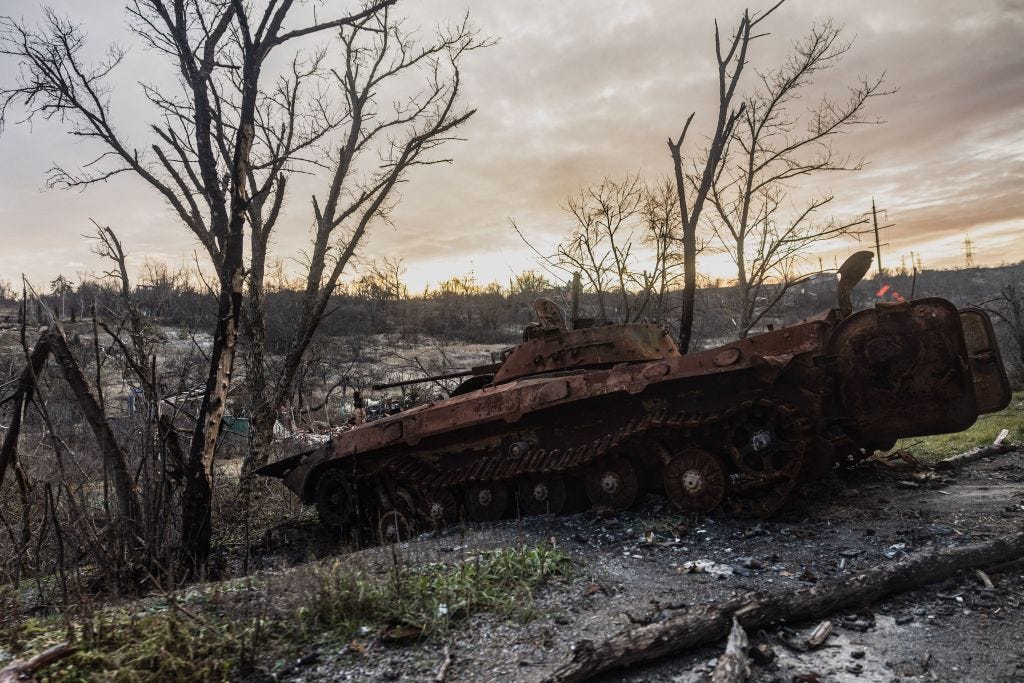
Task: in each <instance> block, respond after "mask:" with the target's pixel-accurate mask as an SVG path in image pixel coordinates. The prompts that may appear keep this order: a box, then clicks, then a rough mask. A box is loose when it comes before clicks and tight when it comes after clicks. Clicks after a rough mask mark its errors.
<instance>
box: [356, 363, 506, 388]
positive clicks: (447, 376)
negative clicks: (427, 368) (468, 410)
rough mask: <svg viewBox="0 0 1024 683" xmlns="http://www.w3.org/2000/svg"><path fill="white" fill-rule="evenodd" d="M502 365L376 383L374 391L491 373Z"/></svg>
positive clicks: (495, 364)
mask: <svg viewBox="0 0 1024 683" xmlns="http://www.w3.org/2000/svg"><path fill="white" fill-rule="evenodd" d="M500 367H501V363H492V364H490V365H478V366H476V367H473V368H470V369H469V370H460V371H458V372H445V373H442V374H440V375H430V376H429V377H414V378H413V379H403V380H400V381H398V382H384V383H382V384H374V385H373V386H372V388H373V389H374V391H380V390H381V389H391V388H392V387H405V386H409V385H410V384H422V383H424V382H436V381H438V380H442V379H454V378H456V377H470V376H476V375H490V374H493V373H494V372H496V371H497V369H498V368H500Z"/></svg>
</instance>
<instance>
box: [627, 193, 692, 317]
mask: <svg viewBox="0 0 1024 683" xmlns="http://www.w3.org/2000/svg"><path fill="white" fill-rule="evenodd" d="M640 210H641V215H642V217H643V221H644V235H643V238H642V242H643V244H644V246H646V247H647V249H648V250H649V251H650V252H652V265H651V269H650V270H649V271H644V272H643V273H641V277H642V280H643V282H642V286H641V288H640V292H641V296H642V297H644V303H643V305H642V306H641V310H642V312H645V314H646V317H648V318H651V319H654V320H660V321H663V322H665V323H668V316H669V313H670V308H671V304H670V300H669V299H670V294H671V292H672V291H673V290H674V289H676V288H677V287H678V285H679V282H680V280H681V279H683V274H684V271H683V254H682V253H681V252H680V250H679V248H678V247H679V245H680V243H681V241H682V240H681V238H680V234H679V233H680V227H681V225H682V221H681V219H680V215H679V201H678V195H677V192H676V186H675V182H674V181H673V180H669V179H666V180H664V181H661V182H658V183H656V184H654V185H653V186H650V187H648V189H647V193H646V195H645V197H644V203H643V206H642V207H641V209H640ZM701 249H702V245H697V252H698V253H699V252H700V251H701Z"/></svg>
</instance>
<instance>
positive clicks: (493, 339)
mask: <svg viewBox="0 0 1024 683" xmlns="http://www.w3.org/2000/svg"><path fill="white" fill-rule="evenodd" d="M1020 281H1024V264H1020V263H1019V264H1015V265H1009V266H999V267H994V268H970V269H961V270H926V271H923V272H921V273H918V274H916V275H914V274H913V273H908V272H883V274H882V275H881V276H879V275H877V274H875V273H872V274H870V275H869V277H868V278H866V279H865V281H864V282H862V283H861V284H860V285H859V286H858V287H857V289H856V290H855V292H854V304H855V306H856V307H865V306H870V305H871V304H872V303H874V302H875V301H897V300H900V299H902V298H906V299H909V298H911V296H914V297H916V298H921V297H928V296H941V297H944V298H947V299H950V300H951V301H953V302H954V303H955V304H957V305H958V306H970V305H975V306H976V305H983V304H985V303H986V302H990V301H991V300H993V299H994V298H995V297H997V296H998V295H999V293H1000V291H1001V289H1002V288H1003V287H1005V286H1006V284H1007V283H1010V282H1020ZM141 282H142V284H140V285H138V286H137V288H136V291H135V292H134V297H133V298H134V300H135V305H137V306H139V307H140V308H141V309H142V311H143V313H144V314H145V315H146V317H147V318H149V319H150V320H151V321H152V322H155V323H157V324H161V325H166V326H169V327H176V328H183V329H186V330H196V331H205V330H208V329H209V326H210V323H209V320H210V318H211V317H213V316H214V314H215V304H216V302H215V299H214V297H213V296H212V295H211V294H210V293H209V290H208V289H207V288H206V287H204V286H203V284H202V282H201V281H200V282H198V283H197V281H196V279H195V278H189V277H187V276H183V275H181V274H180V273H172V272H171V271H167V270H163V269H156V270H155V272H150V273H149V274H148V276H147V277H144V278H143V279H142V280H141ZM50 285H51V286H50V288H49V290H48V291H47V293H46V294H41V295H40V297H39V299H40V300H41V301H42V302H43V303H44V305H46V306H48V307H49V308H50V310H51V311H53V312H54V313H55V314H56V315H58V316H61V317H63V318H64V319H66V320H71V319H81V318H88V317H90V316H91V315H92V310H93V307H95V310H96V311H97V315H98V316H99V317H100V318H108V319H109V318H114V319H116V318H118V317H120V314H121V312H122V311H123V307H124V303H123V300H122V297H121V292H120V290H119V289H117V288H116V287H114V286H113V285H111V284H107V283H106V282H105V281H103V280H86V281H83V282H81V283H78V284H75V283H71V282H69V281H64V280H62V279H60V278H58V279H57V280H55V281H54V282H53V283H50ZM630 296H631V297H635V296H637V295H635V294H631V295H630ZM539 297H545V298H549V299H552V300H553V301H555V302H556V303H559V304H561V305H562V306H563V309H564V310H565V311H566V313H568V308H569V290H568V288H567V287H561V286H556V285H554V284H552V283H551V282H550V281H548V280H547V279H545V278H544V277H542V276H540V275H538V274H537V273H535V272H530V273H527V274H524V275H523V276H521V277H519V278H516V279H515V280H513V281H511V282H509V283H508V285H499V284H497V283H492V284H490V285H485V286H481V285H478V284H476V282H475V280H474V279H473V278H472V277H471V276H467V277H462V278H459V277H453V278H451V279H449V280H447V281H445V282H443V283H441V285H439V286H438V287H437V288H435V289H428V290H426V291H425V292H423V293H420V294H415V295H410V294H409V293H408V290H407V288H406V287H405V285H404V284H403V283H402V282H401V281H400V278H398V277H395V276H394V273H392V277H390V278H388V277H384V276H382V275H380V273H378V275H377V276H376V277H375V276H372V275H371V276H364V277H363V278H361V279H360V280H357V281H356V282H355V283H353V284H349V285H346V286H345V287H342V288H339V292H338V293H337V294H335V295H334V296H333V297H332V299H331V307H330V310H331V313H330V315H329V316H328V317H327V319H326V320H325V321H324V323H323V325H322V326H321V328H320V330H319V333H318V334H319V336H320V337H321V338H326V337H360V336H369V335H376V334H393V335H399V336H401V337H406V338H417V337H419V336H429V337H433V338H444V339H447V340H450V341H463V342H472V343H496V344H497V343H515V342H516V341H518V340H519V339H520V338H521V333H522V329H523V327H524V326H526V325H527V324H529V323H530V322H532V321H533V305H532V304H533V301H534V300H535V299H537V298H539ZM616 297H619V295H618V294H616ZM266 298H267V316H268V330H267V343H268V347H269V348H268V350H269V351H270V352H271V353H278V352H281V351H282V350H283V349H284V348H285V345H286V343H287V340H288V338H289V334H291V332H292V331H293V330H294V325H295V321H296V320H297V316H298V314H299V306H301V303H300V302H301V297H300V292H299V291H298V290H297V289H293V288H288V287H280V288H276V289H273V290H271V291H269V292H268V293H267V295H266ZM677 298H678V292H672V293H670V294H669V295H668V298H667V301H666V302H665V303H664V305H663V306H662V307H661V308H660V309H657V310H660V311H666V312H667V314H664V315H660V316H658V315H655V316H650V317H648V318H647V319H648V320H650V321H652V322H663V323H665V324H666V325H667V326H668V327H669V328H670V329H672V330H674V329H675V327H676V326H677V325H678V321H677V320H675V317H674V316H675V311H677V310H678V305H677V303H676V301H677ZM736 298H737V295H736V291H735V288H733V287H731V286H729V285H727V284H722V283H721V282H709V283H705V286H703V287H701V288H700V290H699V291H698V295H697V312H698V315H697V317H696V323H695V328H694V336H695V339H696V340H697V343H698V345H699V346H707V345H711V344H717V343H723V342H726V341H728V340H729V339H732V338H735V336H736V334H737V325H736V322H735V314H734V313H733V311H735V310H736V304H737V303H738V302H737V301H736ZM619 299H621V297H619ZM619 305H621V304H619ZM835 305H836V279H835V276H834V275H832V274H821V275H815V276H812V277H809V278H808V279H807V280H806V281H805V282H803V283H801V284H799V285H797V286H796V287H793V288H792V289H791V290H790V291H789V292H788V293H787V295H786V297H785V298H784V299H783V301H782V303H781V304H780V305H779V306H777V307H776V308H775V309H774V310H772V311H770V312H769V313H768V314H766V315H765V316H764V318H763V319H762V321H761V325H759V327H758V328H756V329H755V330H754V333H757V332H760V331H763V330H764V329H765V328H766V327H767V326H768V325H774V326H779V325H784V324H788V323H791V322H794V321H797V320H800V319H801V318H805V317H808V316H810V315H814V314H815V313H818V312H819V311H821V310H824V309H827V308H831V307H834V306H835ZM20 306H21V292H20V291H18V290H17V289H15V288H13V287H11V286H10V285H5V284H3V283H0V310H2V311H3V314H4V317H6V318H7V319H8V320H9V321H11V322H13V320H14V319H15V317H16V316H18V315H19V313H18V311H19V308H20ZM616 306H617V304H615V303H613V304H611V305H610V306H609V308H608V317H609V318H610V319H611V321H612V322H614V321H615V316H616V315H617V314H618V308H617V307H616ZM41 309H42V307H41V306H40V305H39V304H36V303H30V305H29V312H28V315H29V320H30V321H31V322H37V321H42V320H43V319H44V317H43V311H42V310H41ZM597 310H598V307H597V303H596V300H595V297H594V295H593V294H587V293H584V294H583V296H582V297H581V302H580V314H581V315H582V316H587V317H597V315H596V312H597ZM652 310H654V309H652ZM997 323H998V321H997ZM998 326H999V325H998V324H997V327H998ZM1010 343H1012V342H1010ZM1006 355H1009V356H1015V355H1017V354H1016V353H1014V352H1013V351H1010V352H1008V353H1007V354H1006Z"/></svg>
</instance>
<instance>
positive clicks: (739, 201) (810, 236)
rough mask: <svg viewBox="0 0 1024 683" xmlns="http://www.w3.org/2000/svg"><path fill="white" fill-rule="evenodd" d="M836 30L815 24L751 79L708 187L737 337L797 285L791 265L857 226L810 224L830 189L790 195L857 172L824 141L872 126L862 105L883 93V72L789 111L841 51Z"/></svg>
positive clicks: (854, 164) (838, 222) (839, 222)
mask: <svg viewBox="0 0 1024 683" xmlns="http://www.w3.org/2000/svg"><path fill="white" fill-rule="evenodd" d="M840 34H841V30H840V29H839V28H838V27H836V26H833V25H832V23H831V22H826V23H824V24H822V25H819V26H815V27H813V28H812V30H811V31H810V33H809V34H808V35H807V37H806V38H804V39H803V40H802V41H800V42H798V43H797V44H796V45H795V46H794V48H793V53H792V54H791V55H790V56H789V58H788V59H787V60H786V62H785V63H784V64H783V65H781V66H779V67H777V68H775V69H771V70H768V71H766V72H765V73H762V74H759V80H760V84H759V87H758V89H757V91H756V92H754V93H753V94H752V95H750V96H749V97H747V98H746V100H745V102H744V105H743V108H742V110H741V111H740V112H739V118H738V123H737V124H736V125H734V126H733V127H732V128H731V133H730V135H729V137H728V140H727V144H726V147H725V148H724V149H723V150H722V153H721V166H720V167H719V170H718V172H717V173H716V174H715V176H714V181H713V183H712V185H711V195H710V196H711V202H712V203H713V205H714V208H715V215H714V218H713V221H712V223H713V226H714V231H715V236H716V238H717V242H718V243H719V244H720V245H721V247H722V249H724V250H725V252H727V253H728V254H729V256H730V258H731V259H732V260H733V262H734V263H735V264H736V268H737V296H738V303H737V308H738V311H737V326H738V333H739V336H740V337H744V336H746V335H747V333H748V332H749V331H750V329H751V328H752V327H753V326H754V325H756V324H757V323H758V322H759V321H760V320H761V319H762V318H763V316H764V315H765V314H766V313H768V312H769V311H771V310H772V309H773V307H775V306H776V305H777V304H778V303H779V301H781V300H782V298H783V297H784V296H785V294H786V292H787V291H788V290H789V289H790V288H791V287H792V286H793V285H794V284H796V283H798V282H800V281H801V278H800V276H798V274H797V269H798V266H799V264H800V261H801V259H802V258H803V257H804V256H805V255H806V253H807V251H808V249H809V248H810V247H811V246H812V245H813V244H815V243H819V242H823V241H827V240H830V239H836V238H839V237H842V236H844V235H848V234H849V233H850V232H851V231H852V230H853V229H854V228H855V226H858V225H860V224H862V223H864V222H865V220H866V219H864V218H863V217H858V218H856V219H853V220H847V221H842V220H835V219H832V218H828V219H826V220H818V219H817V215H818V212H819V211H820V210H821V209H822V208H823V207H825V206H826V205H828V204H829V203H830V202H831V201H832V199H833V195H832V194H831V193H830V192H824V193H822V194H819V195H818V196H815V197H813V198H811V199H809V200H806V201H803V202H802V203H800V202H798V200H797V199H795V198H794V197H793V196H792V191H793V183H794V182H795V181H796V180H800V179H806V178H808V177H809V176H816V175H818V174H822V173H828V172H838V171H854V170H858V169H860V168H861V167H862V166H863V162H862V161H860V160H857V159H853V158H851V157H850V156H848V155H844V154H840V153H839V152H837V151H836V150H835V149H834V148H833V146H832V140H833V138H834V137H835V136H836V135H839V134H840V133H844V132H847V131H849V130H850V129H851V128H854V127H856V126H858V125H862V124H868V123H878V122H879V121H878V120H877V119H874V118H868V117H867V116H866V112H865V109H866V107H867V105H868V103H869V102H870V100H872V99H873V98H875V97H879V96H882V95H886V94H889V93H891V92H892V91H891V90H885V89H884V88H883V83H884V74H883V75H881V76H878V77H877V78H875V79H872V80H861V81H860V82H859V83H858V84H857V85H854V86H852V87H850V88H849V93H848V96H847V97H846V98H845V99H843V100H836V99H833V98H831V97H829V96H828V95H825V96H823V97H822V98H821V99H820V100H819V101H818V102H817V103H815V104H814V105H812V106H811V107H810V108H809V109H808V110H807V112H806V114H803V115H801V113H800V112H797V111H795V110H796V109H797V106H798V105H800V106H803V102H802V95H803V93H804V92H805V91H806V89H807V88H808V87H809V86H810V85H811V84H812V83H813V82H814V80H815V78H816V76H818V75H819V74H820V73H821V72H823V71H827V70H828V69H830V68H832V67H834V66H835V65H836V64H837V63H838V62H839V60H840V59H842V57H843V55H845V54H846V53H847V51H848V50H849V49H850V43H849V42H844V41H842V40H840Z"/></svg>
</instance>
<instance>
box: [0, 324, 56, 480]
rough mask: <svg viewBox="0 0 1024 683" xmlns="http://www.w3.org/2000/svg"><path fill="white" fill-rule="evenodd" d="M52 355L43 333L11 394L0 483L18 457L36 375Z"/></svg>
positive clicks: (0, 457) (1, 448) (1, 450)
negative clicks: (23, 421) (24, 421)
mask: <svg viewBox="0 0 1024 683" xmlns="http://www.w3.org/2000/svg"><path fill="white" fill-rule="evenodd" d="M49 356H50V343H49V341H48V340H47V338H46V335H45V334H43V335H42V336H41V337H39V340H38V341H37V342H36V345H35V346H34V347H33V349H32V353H31V354H29V359H28V365H26V366H25V369H24V370H22V371H21V377H19V378H18V388H17V389H15V390H14V393H13V394H11V397H10V401H11V410H12V412H11V422H10V424H9V425H8V426H7V433H6V434H5V435H4V442H3V446H0V484H3V483H4V475H5V474H6V473H7V467H8V465H11V464H12V463H14V462H15V459H16V458H17V457H18V437H19V436H21V423H22V420H24V419H25V408H27V407H28V403H29V401H31V400H32V394H33V392H34V391H35V388H36V377H38V376H39V373H41V372H42V371H43V366H44V365H46V359H47V358H48V357H49Z"/></svg>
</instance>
